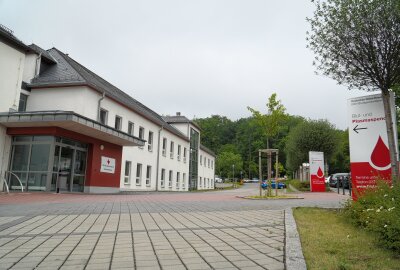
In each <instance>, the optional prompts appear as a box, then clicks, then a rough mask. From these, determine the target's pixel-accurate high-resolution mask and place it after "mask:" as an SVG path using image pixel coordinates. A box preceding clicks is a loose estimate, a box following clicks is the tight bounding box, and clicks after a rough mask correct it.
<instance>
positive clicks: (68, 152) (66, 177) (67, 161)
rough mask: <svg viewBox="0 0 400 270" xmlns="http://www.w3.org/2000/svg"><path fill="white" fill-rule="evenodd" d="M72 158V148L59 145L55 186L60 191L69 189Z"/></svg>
mask: <svg viewBox="0 0 400 270" xmlns="http://www.w3.org/2000/svg"><path fill="white" fill-rule="evenodd" d="M73 158H74V149H72V148H70V147H61V151H60V157H59V161H58V181H57V187H58V188H59V190H60V191H70V190H71V176H72V160H73Z"/></svg>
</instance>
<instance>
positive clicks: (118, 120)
mask: <svg viewBox="0 0 400 270" xmlns="http://www.w3.org/2000/svg"><path fill="white" fill-rule="evenodd" d="M114 127H115V129H117V130H121V127H122V117H121V116H118V115H116V116H115V123H114Z"/></svg>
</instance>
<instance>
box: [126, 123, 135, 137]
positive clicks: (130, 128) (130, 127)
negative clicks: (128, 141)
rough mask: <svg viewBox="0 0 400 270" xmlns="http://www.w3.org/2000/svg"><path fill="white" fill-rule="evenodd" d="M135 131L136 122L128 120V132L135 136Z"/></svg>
mask: <svg viewBox="0 0 400 270" xmlns="http://www.w3.org/2000/svg"><path fill="white" fill-rule="evenodd" d="M134 131H135V124H134V123H132V122H130V121H129V122H128V134H129V135H132V136H133V132H134Z"/></svg>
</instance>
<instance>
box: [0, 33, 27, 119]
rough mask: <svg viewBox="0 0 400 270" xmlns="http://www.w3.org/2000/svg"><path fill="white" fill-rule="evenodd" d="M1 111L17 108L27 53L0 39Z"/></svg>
mask: <svg viewBox="0 0 400 270" xmlns="http://www.w3.org/2000/svg"><path fill="white" fill-rule="evenodd" d="M0 59H1V61H0V93H1V98H0V111H1V112H8V111H9V110H10V109H13V110H17V109H18V103H19V93H20V91H21V83H22V74H23V70H24V62H25V54H24V53H23V52H21V51H19V50H16V49H14V48H12V47H10V46H9V45H7V44H5V43H3V42H1V41H0Z"/></svg>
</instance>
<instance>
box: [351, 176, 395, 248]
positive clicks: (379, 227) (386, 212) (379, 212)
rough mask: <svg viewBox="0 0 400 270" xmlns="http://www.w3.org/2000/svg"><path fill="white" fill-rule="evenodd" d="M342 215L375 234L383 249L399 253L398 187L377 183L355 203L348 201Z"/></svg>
mask: <svg viewBox="0 0 400 270" xmlns="http://www.w3.org/2000/svg"><path fill="white" fill-rule="evenodd" d="M344 213H345V215H347V216H348V217H349V218H350V220H351V221H352V222H353V223H354V224H356V225H357V226H360V227H362V228H365V229H366V230H368V231H371V232H374V233H376V234H377V235H378V239H379V242H380V243H381V244H382V245H383V246H384V247H386V248H388V249H392V250H395V251H400V185H396V186H391V187H390V186H389V185H387V184H386V183H385V182H379V183H378V186H377V188H375V189H369V190H367V191H366V192H365V194H363V196H361V197H360V198H359V199H358V200H357V201H348V203H347V204H346V207H345V209H344Z"/></svg>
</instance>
